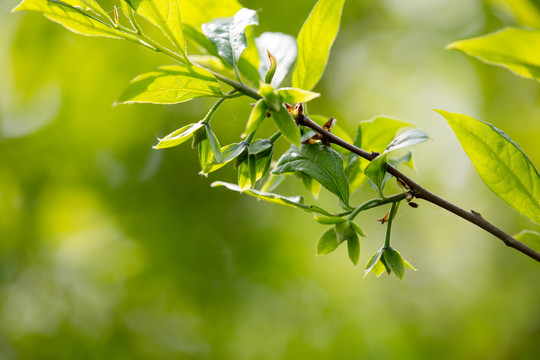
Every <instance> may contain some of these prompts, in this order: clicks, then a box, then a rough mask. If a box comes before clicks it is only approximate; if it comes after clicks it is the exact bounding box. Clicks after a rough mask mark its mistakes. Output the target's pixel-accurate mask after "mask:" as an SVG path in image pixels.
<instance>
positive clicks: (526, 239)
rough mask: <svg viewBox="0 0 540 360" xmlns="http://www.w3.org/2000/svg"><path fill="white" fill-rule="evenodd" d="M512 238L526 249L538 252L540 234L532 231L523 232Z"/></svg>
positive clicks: (539, 249)
mask: <svg viewBox="0 0 540 360" xmlns="http://www.w3.org/2000/svg"><path fill="white" fill-rule="evenodd" d="M514 237H515V238H516V239H517V240H518V241H521V242H522V243H524V244H525V245H527V246H528V247H530V248H532V249H534V250H536V251H540V233H538V232H536V231H532V230H523V231H521V232H520V233H518V234H516V235H514Z"/></svg>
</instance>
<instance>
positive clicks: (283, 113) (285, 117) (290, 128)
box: [272, 105, 300, 145]
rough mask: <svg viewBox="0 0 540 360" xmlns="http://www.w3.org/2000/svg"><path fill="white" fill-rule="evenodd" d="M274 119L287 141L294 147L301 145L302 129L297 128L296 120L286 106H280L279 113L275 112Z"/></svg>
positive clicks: (273, 113)
mask: <svg viewBox="0 0 540 360" xmlns="http://www.w3.org/2000/svg"><path fill="white" fill-rule="evenodd" d="M272 118H273V119H274V123H275V124H276V127H277V128H278V130H279V131H280V132H281V135H283V137H285V139H287V140H288V141H289V142H290V143H291V144H293V145H299V144H300V129H299V128H298V126H296V123H295V122H294V119H293V118H292V116H291V114H289V112H288V111H287V109H286V108H285V106H283V105H280V107H279V111H273V112H272Z"/></svg>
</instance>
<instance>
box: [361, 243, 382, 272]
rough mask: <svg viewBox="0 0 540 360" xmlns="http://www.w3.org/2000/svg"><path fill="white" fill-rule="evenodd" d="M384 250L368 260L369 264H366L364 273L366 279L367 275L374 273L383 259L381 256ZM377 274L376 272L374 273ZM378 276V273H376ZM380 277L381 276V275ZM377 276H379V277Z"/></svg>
mask: <svg viewBox="0 0 540 360" xmlns="http://www.w3.org/2000/svg"><path fill="white" fill-rule="evenodd" d="M382 253H383V251H382V249H380V250H378V251H377V252H375V254H373V255H372V256H371V258H370V259H369V260H368V262H367V264H366V271H365V272H364V277H366V275H367V274H369V272H370V271H373V270H374V268H375V266H376V265H377V264H378V263H380V261H379V260H380V259H381V256H382ZM373 272H375V271H373ZM375 274H376V275H377V273H375ZM379 275H380V274H379ZM379 275H377V276H379Z"/></svg>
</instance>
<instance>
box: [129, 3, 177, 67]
mask: <svg viewBox="0 0 540 360" xmlns="http://www.w3.org/2000/svg"><path fill="white" fill-rule="evenodd" d="M126 2H127V3H128V4H129V5H130V6H131V8H133V10H134V11H135V12H136V13H137V14H139V15H140V16H141V17H143V18H144V19H146V20H148V21H149V22H151V23H152V24H154V25H155V26H157V27H158V28H160V29H161V30H162V31H163V33H164V34H165V36H167V38H168V39H169V40H170V41H171V42H172V43H173V44H174V46H176V48H177V49H178V50H180V52H181V53H182V55H183V56H184V58H185V57H186V40H185V39H184V33H183V31H182V21H181V17H180V5H179V4H178V0H126Z"/></svg>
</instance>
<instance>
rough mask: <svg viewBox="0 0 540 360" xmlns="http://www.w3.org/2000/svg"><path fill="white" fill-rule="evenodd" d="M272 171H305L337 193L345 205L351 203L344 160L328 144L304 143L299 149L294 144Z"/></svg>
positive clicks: (279, 172) (281, 172)
mask: <svg viewBox="0 0 540 360" xmlns="http://www.w3.org/2000/svg"><path fill="white" fill-rule="evenodd" d="M272 172H273V173H274V174H287V173H297V172H304V173H306V174H308V175H309V176H311V177H312V178H314V179H315V180H317V181H318V182H319V183H320V184H321V185H322V186H324V187H325V188H326V189H328V190H329V191H330V192H332V193H334V194H335V195H337V196H338V197H339V198H340V199H341V201H342V202H343V203H344V204H345V205H348V204H349V183H348V182H347V177H346V176H345V171H344V169H343V160H342V158H341V156H340V155H339V154H338V153H337V152H336V151H334V150H332V149H331V148H329V147H328V146H325V145H323V144H314V145H302V146H301V147H300V149H299V148H297V147H296V146H294V145H293V146H291V147H290V149H289V150H288V151H287V152H286V153H285V154H283V155H282V156H281V158H280V159H279V161H278V163H277V165H276V167H275V168H274V170H273V171H272Z"/></svg>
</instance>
